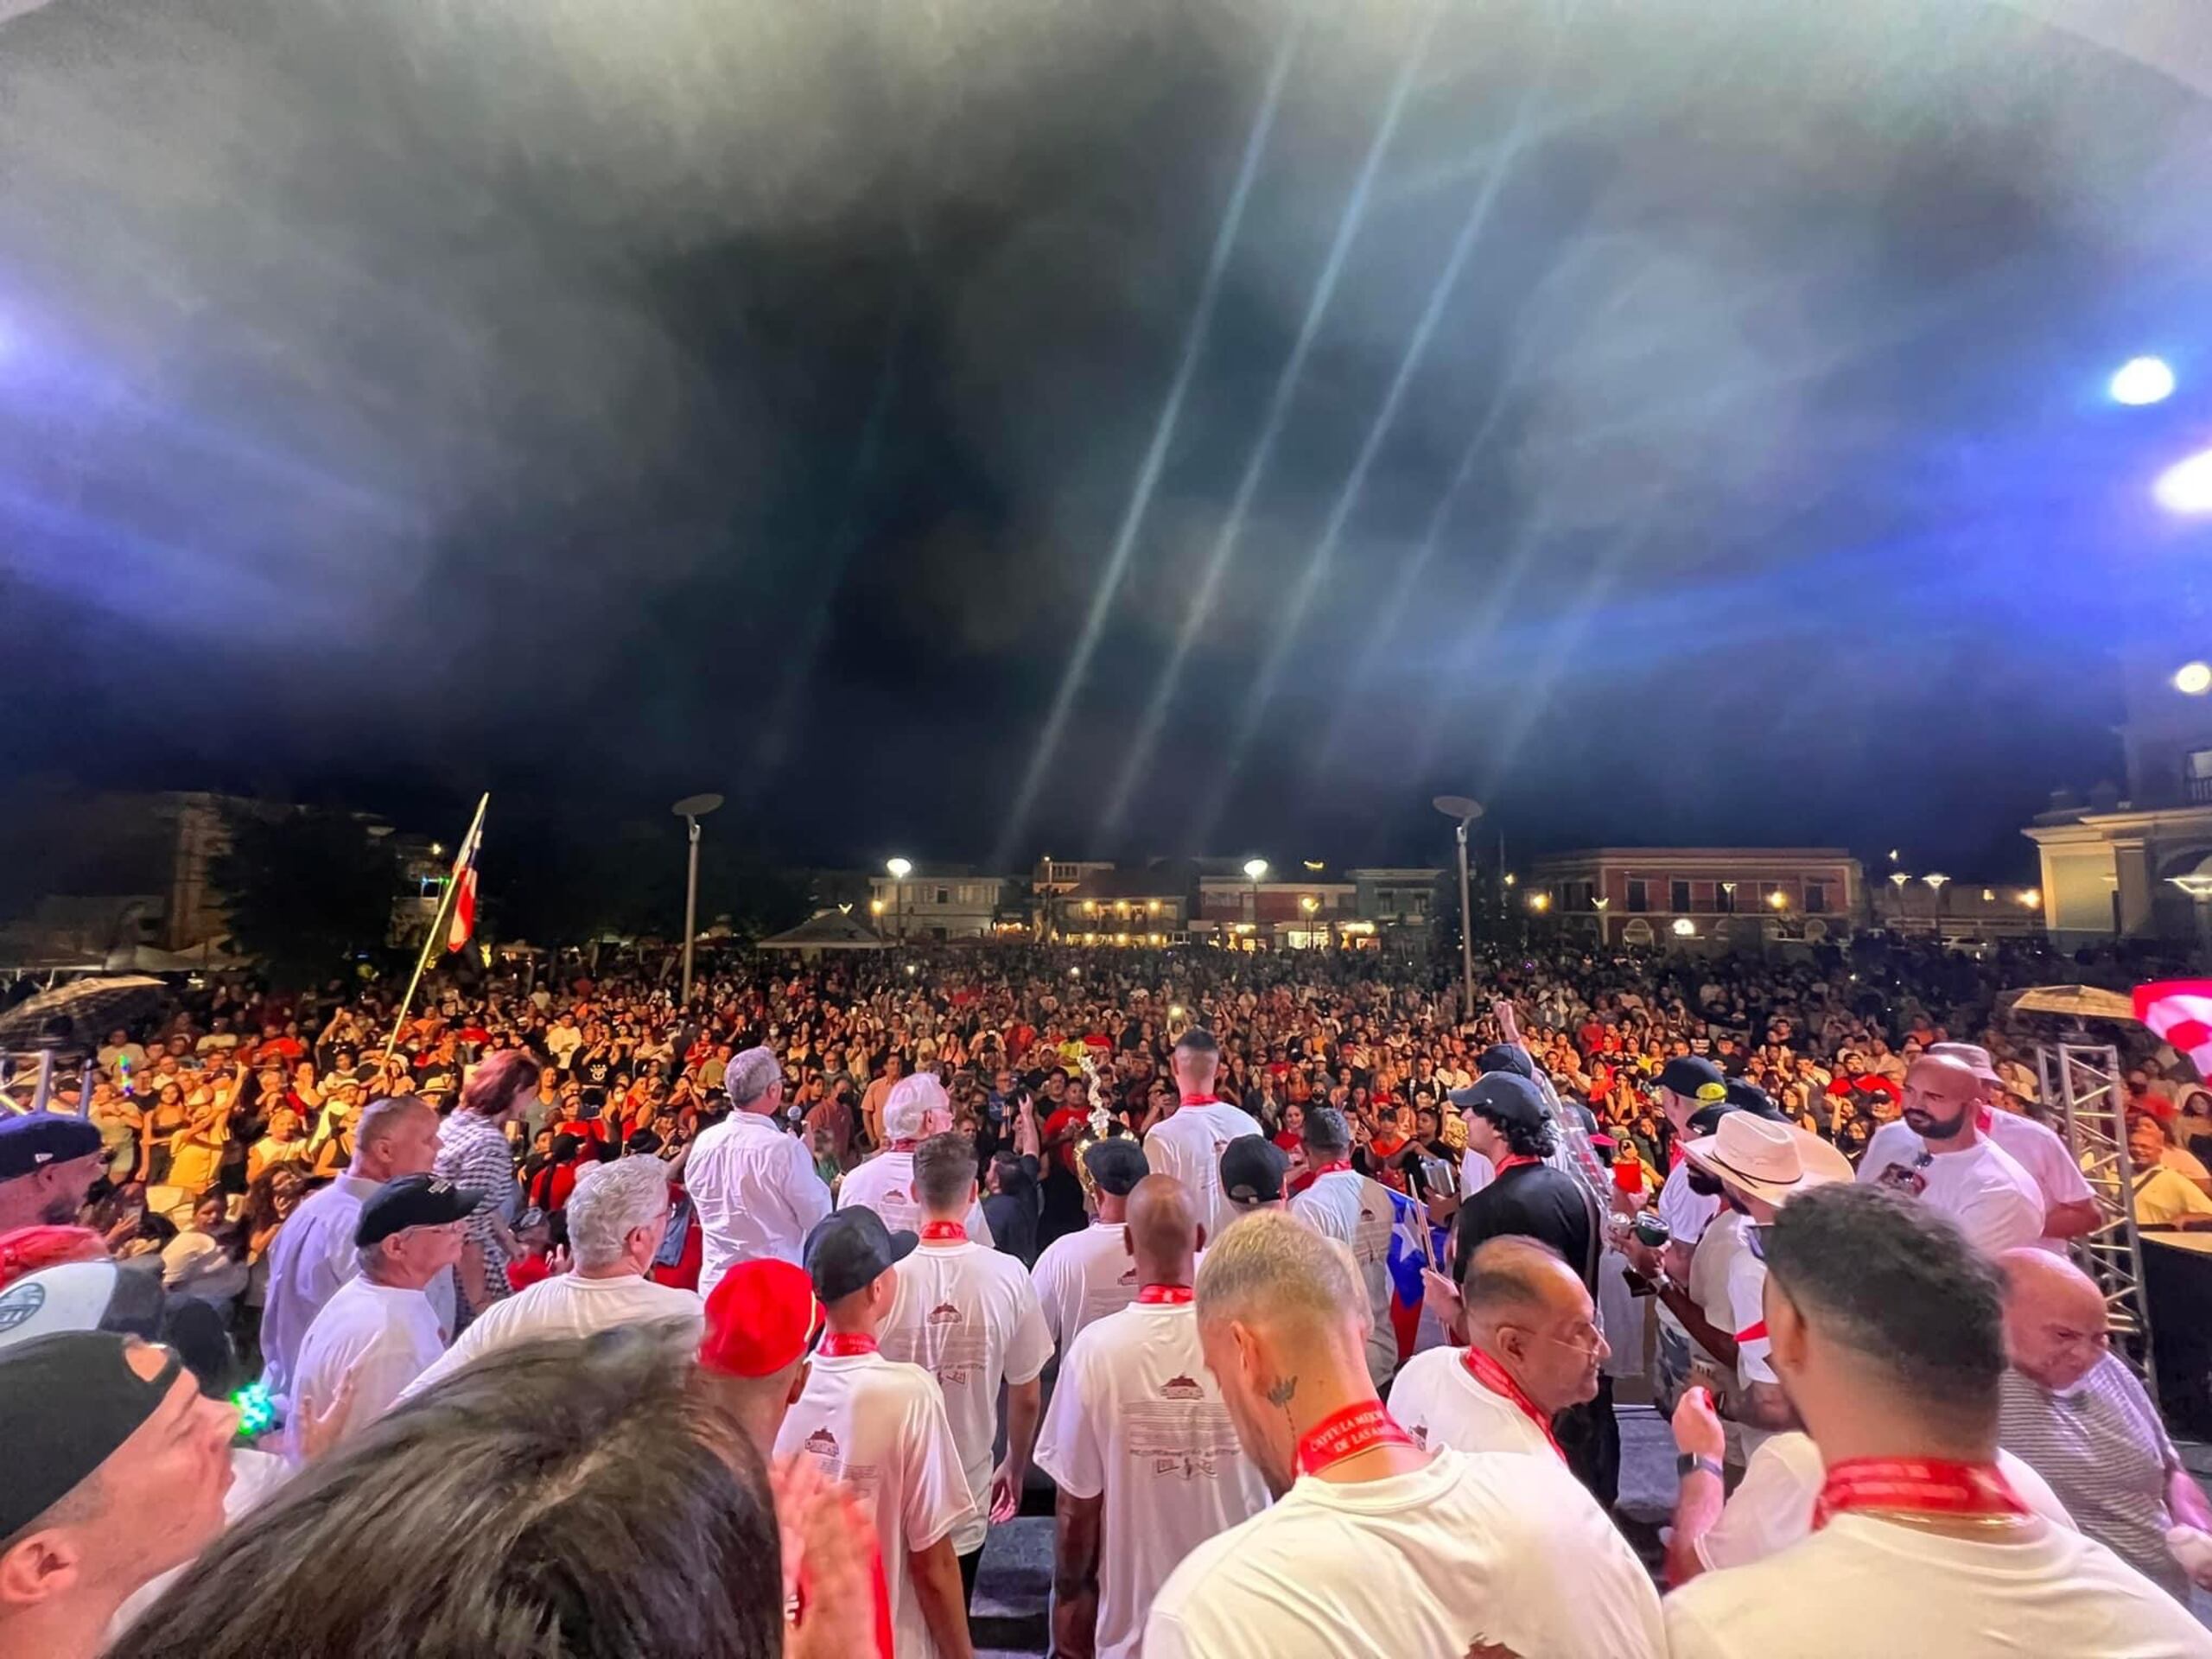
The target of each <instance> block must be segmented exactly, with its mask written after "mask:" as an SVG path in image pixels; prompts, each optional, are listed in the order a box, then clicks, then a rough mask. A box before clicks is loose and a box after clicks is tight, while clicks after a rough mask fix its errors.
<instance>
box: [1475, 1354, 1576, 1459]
mask: <svg viewBox="0 0 2212 1659" xmlns="http://www.w3.org/2000/svg"><path fill="white" fill-rule="evenodd" d="M1460 1360H1461V1361H1462V1363H1465V1366H1466V1368H1467V1375H1468V1376H1471V1377H1473V1378H1474V1379H1475V1381H1476V1382H1478V1383H1481V1384H1482V1385H1483V1387H1484V1388H1486V1389H1489V1390H1490V1391H1491V1393H1492V1394H1495V1395H1498V1396H1500V1397H1501V1398H1503V1399H1505V1400H1509V1401H1510V1402H1512V1403H1513V1404H1514V1405H1515V1406H1516V1407H1518V1408H1520V1410H1521V1413H1522V1415H1523V1416H1525V1417H1527V1418H1528V1420H1529V1421H1530V1422H1532V1423H1534V1424H1535V1426H1536V1427H1538V1428H1541V1430H1543V1431H1544V1439H1545V1440H1548V1441H1549V1442H1550V1443H1551V1448H1552V1450H1553V1451H1554V1452H1558V1453H1559V1456H1560V1462H1562V1463H1564V1462H1566V1461H1567V1452H1565V1451H1564V1450H1563V1449H1562V1448H1561V1447H1560V1443H1559V1440H1557V1438H1556V1437H1554V1434H1553V1433H1552V1420H1551V1419H1550V1418H1548V1417H1547V1416H1545V1415H1544V1414H1543V1412H1542V1411H1541V1409H1540V1408H1538V1407H1537V1404H1536V1402H1535V1401H1533V1400H1531V1399H1530V1398H1529V1391H1528V1390H1527V1389H1524V1388H1522V1386H1521V1385H1520V1384H1519V1383H1516V1382H1515V1381H1514V1380H1513V1374H1512V1373H1511V1372H1510V1371H1509V1370H1506V1369H1505V1367H1504V1366H1503V1365H1501V1364H1499V1363H1497V1361H1496V1360H1495V1359H1492V1358H1491V1357H1490V1356H1489V1355H1488V1354H1486V1353H1484V1351H1482V1350H1481V1349H1479V1348H1469V1349H1468V1350H1467V1351H1465V1353H1463V1354H1462V1355H1460Z"/></svg>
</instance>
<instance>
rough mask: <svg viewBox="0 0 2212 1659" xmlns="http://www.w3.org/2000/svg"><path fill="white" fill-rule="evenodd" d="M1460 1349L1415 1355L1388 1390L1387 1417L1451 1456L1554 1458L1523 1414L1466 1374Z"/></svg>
mask: <svg viewBox="0 0 2212 1659" xmlns="http://www.w3.org/2000/svg"><path fill="white" fill-rule="evenodd" d="M1465 1353H1466V1350H1465V1349H1464V1348H1432V1349H1430V1350H1429V1351H1427V1353H1425V1354H1415V1355H1414V1357H1412V1358H1411V1359H1409V1360H1408V1361H1407V1362H1406V1363H1405V1369H1404V1370H1401V1371H1400V1372H1399V1373H1398V1380H1397V1381H1396V1382H1395V1383H1392V1384H1391V1385H1390V1414H1391V1415H1392V1416H1393V1417H1395V1418H1396V1419H1397V1420H1398V1421H1399V1423H1400V1424H1401V1425H1402V1427H1404V1429H1405V1431H1406V1433H1408V1434H1410V1435H1412V1436H1413V1437H1414V1440H1416V1441H1418V1442H1419V1443H1420V1444H1421V1445H1422V1446H1450V1447H1451V1448H1452V1450H1453V1451H1454V1452H1526V1453H1528V1454H1529V1456H1531V1457H1541V1458H1556V1457H1558V1456H1559V1453H1558V1452H1554V1450H1553V1449H1552V1443H1551V1441H1550V1440H1548V1439H1546V1438H1545V1436H1544V1431H1543V1430H1542V1429H1541V1428H1540V1427H1537V1426H1536V1423H1535V1420H1534V1419H1533V1418H1531V1417H1530V1416H1529V1414H1528V1413H1527V1412H1525V1411H1523V1410H1522V1409H1521V1408H1520V1407H1518V1406H1516V1405H1515V1404H1514V1403H1513V1402H1511V1401H1510V1400H1508V1399H1507V1398H1506V1397H1505V1396H1504V1395H1502V1394H1498V1393H1497V1392H1496V1391H1494V1390H1492V1389H1487V1388H1484V1386H1483V1385H1482V1383H1479V1382H1478V1381H1476V1379H1475V1376H1474V1374H1473V1373H1472V1372H1471V1371H1470V1370H1468V1369H1467V1367H1466V1363H1465Z"/></svg>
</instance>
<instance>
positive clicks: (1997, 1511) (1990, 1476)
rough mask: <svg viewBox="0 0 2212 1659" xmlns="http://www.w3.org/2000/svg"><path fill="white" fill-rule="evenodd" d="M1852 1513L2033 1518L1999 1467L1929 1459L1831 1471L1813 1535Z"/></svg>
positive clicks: (1855, 1461)
mask: <svg viewBox="0 0 2212 1659" xmlns="http://www.w3.org/2000/svg"><path fill="white" fill-rule="evenodd" d="M1852 1510H1893V1511H1896V1512H1898V1513H1901V1514H1905V1515H1958V1516H1993V1515H2026V1514H2028V1513H2029V1512H2030V1511H2029V1509H2028V1506H2027V1505H2026V1504H2025V1503H2023V1502H2021V1500H2020V1496H2019V1494H2018V1493H2017V1492H2015V1491H2013V1490H2012V1483H2010V1482H2009V1481H2007V1480H2006V1479H2005V1476H2004V1472H2003V1471H2001V1470H1999V1468H1998V1467H1997V1465H1995V1464H1993V1463H1944V1462H1938V1461H1936V1460H1934V1459H1924V1458H1852V1459H1847V1460H1846V1461H1845V1462H1842V1463H1838V1464H1832V1465H1829V1468H1828V1474H1827V1481H1826V1482H1825V1483H1824V1484H1822V1485H1821V1496H1820V1501H1819V1502H1818V1503H1815V1504H1814V1505H1813V1529H1814V1530H1815V1532H1817V1531H1819V1530H1820V1529H1821V1528H1822V1527H1824V1526H1826V1525H1827V1523H1828V1522H1830V1521H1831V1520H1833V1519H1834V1517H1835V1516H1839V1515H1847V1514H1849V1513H1850V1512H1851V1511H1852Z"/></svg>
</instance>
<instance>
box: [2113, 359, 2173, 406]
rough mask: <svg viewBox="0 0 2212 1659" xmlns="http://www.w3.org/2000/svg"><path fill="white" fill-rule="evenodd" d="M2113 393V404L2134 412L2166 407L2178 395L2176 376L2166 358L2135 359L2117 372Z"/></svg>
mask: <svg viewBox="0 0 2212 1659" xmlns="http://www.w3.org/2000/svg"><path fill="white" fill-rule="evenodd" d="M2110 391H2111V392H2112V400H2113V402H2114V403H2115V404H2127V405H2128V406H2129V407H2131V408H2140V407H2142V406H2143V405H2144V404H2163V403H2164V402H2165V401H2166V399H2167V398H2169V397H2172V396H2173V395H2174V372H2173V370H2172V369H2171V368H2170V367H2168V366H2167V365H2166V362H2165V359H2163V358H2157V357H2131V358H2130V359H2127V361H2126V362H2125V363H2123V364H2121V365H2120V367H2119V368H2118V369H2117V370H2115V371H2114V372H2113V377H2112V384H2111V387H2110Z"/></svg>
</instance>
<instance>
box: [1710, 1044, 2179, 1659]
mask: <svg viewBox="0 0 2212 1659" xmlns="http://www.w3.org/2000/svg"><path fill="white" fill-rule="evenodd" d="M1926 1063H1927V1062H1926V1061H1925V1060H1924V1059H1923V1061H1922V1062H1921V1064H1923V1065H1925V1064H1926ZM1937 1064H1938V1065H1955V1064H1956V1062H1955V1061H1942V1060H1939V1061H1938V1062H1937ZM1762 1248H1763V1249H1764V1252H1765V1259H1766V1263H1767V1268H1768V1278H1767V1289H1766V1316H1767V1325H1768V1327H1769V1330H1770V1332H1771V1335H1772V1343H1773V1363H1774V1368H1775V1370H1776V1372H1777V1375H1778V1376H1780V1378H1781V1380H1782V1384H1783V1389H1784V1390H1785V1391H1786V1392H1787V1393H1788V1395H1789V1399H1790V1402H1791V1403H1792V1404H1793V1405H1794V1406H1795V1408H1796V1411H1797V1414H1798V1415H1799V1416H1800V1417H1801V1418H1802V1420H1803V1421H1804V1424H1805V1428H1806V1431H1807V1433H1809V1434H1810V1435H1811V1436H1812V1439H1813V1441H1814V1444H1815V1447H1816V1448H1817V1449H1818V1450H1819V1451H1820V1452H1821V1459H1822V1463H1823V1465H1824V1474H1823V1482H1822V1485H1821V1493H1820V1496H1819V1497H1818V1498H1817V1499H1816V1500H1815V1508H1814V1514H1813V1519H1812V1528H1813V1530H1812V1535H1811V1536H1809V1537H1808V1538H1806V1539H1804V1540H1802V1541H1801V1542H1798V1543H1796V1544H1794V1545H1792V1546H1791V1547H1790V1548H1787V1549H1784V1550H1783V1551H1782V1552H1781V1553H1780V1554H1775V1555H1770V1556H1769V1557H1767V1558H1766V1559H1764V1560H1759V1561H1757V1562H1754V1563H1753V1564H1752V1565H1751V1566H1748V1567H1730V1568H1727V1569H1726V1570H1723V1571H1719V1572H1713V1573H1705V1574H1703V1575H1701V1576H1700V1577H1699V1578H1698V1579H1696V1580H1694V1582H1692V1583H1690V1584H1688V1585H1685V1586H1682V1587H1681V1589H1679V1590H1676V1591H1675V1592H1674V1593H1673V1594H1672V1595H1670V1596H1669V1597H1668V1599H1667V1640H1668V1651H1669V1653H1670V1654H1671V1655H1672V1656H1673V1659H1774V1656H1776V1655H1777V1654H1788V1655H1789V1656H1790V1659H1847V1656H1849V1659H1858V1656H1862V1655H1866V1654H1919V1653H1928V1654H1936V1653H1941V1654H1944V1655H1948V1656H1955V1659H1997V1656H2001V1655H2012V1654H2024V1653H2038V1654H2065V1655H2067V1656H2069V1659H2183V1656H2191V1659H2202V1656H2212V1635H2208V1634H2207V1633H2206V1631H2205V1630H2203V1629H2202V1627H2201V1626H2200V1625H2198V1624H2196V1621H2195V1620H2194V1619H2192V1618H2190V1616H2189V1615H2188V1613H2187V1612H2186V1611H2183V1609H2181V1608H2180V1607H2179V1606H2177V1605H2176V1604H2175V1603H2174V1602H2173V1601H2171V1599H2168V1598H2167V1597H2166V1596H2164V1594H2162V1593H2161V1592H2159V1591H2158V1589H2157V1588H2156V1587H2155V1586H2152V1584H2150V1583H2149V1582H2148V1581H2147V1580H2145V1579H2144V1578H2143V1577H2142V1576H2141V1575H2140V1574H2139V1573H2136V1572H2134V1571H2133V1569H2131V1568H2129V1567H2126V1566H2125V1565H2123V1564H2122V1563H2121V1562H2120V1560H2118V1558H2116V1557H2115V1556H2114V1555H2113V1554H2112V1552H2111V1551H2109V1550H2107V1549H2106V1548H2104V1547H2103V1546H2102V1545H2101V1544H2096V1543H2093V1542H2091V1541H2089V1540H2088V1539H2086V1538H2084V1537H2082V1536H2081V1535H2079V1534H2077V1533H2074V1532H2070V1531H2069V1530H2067V1529H2064V1528H2063V1527H2059V1526H2056V1525H2054V1524H2053V1523H2052V1522H2050V1521H2048V1520H2046V1519H2045V1518H2044V1517H2043V1516H2040V1515H2037V1513H2035V1511H2034V1510H2033V1509H2032V1508H2031V1506H2030V1505H2029V1504H2028V1503H2027V1502H2026V1500H2025V1499H2024V1497H2022V1496H2021V1495H2020V1494H2019V1493H2018V1492H2017V1491H2015V1490H2014V1489H2013V1487H2012V1484H2011V1482H2010V1481H2009V1480H2008V1478H2006V1475H2005V1471H2003V1469H2001V1468H2000V1467H1999V1465H1998V1462H1997V1425H1998V1389H1999V1379H2000V1378H2001V1377H2002V1376H2003V1375H2004V1370H2005V1339H2004V1328H2003V1317H2002V1308H2001V1298H2000V1295H1999V1284H1998V1279H1997V1272H1996V1269H1995V1268H1994V1267H1993V1265H1992V1264H1991V1262H1989V1260H1988V1259H1987V1258H1986V1257H1985V1256H1984V1255H1981V1254H1980V1252H1978V1251H1976V1250H1973V1249H1968V1248H1967V1242H1966V1239H1965V1237H1964V1235H1963V1234H1962V1233H1961V1230H1960V1229H1959V1228H1958V1226H1957V1225H1956V1224H1955V1223H1953V1222H1952V1221H1951V1220H1950V1218H1949V1217H1947V1216H1945V1215H1944V1214H1942V1212H1941V1211H1938V1210H1937V1209H1936V1207H1935V1206H1934V1205H1926V1204H1920V1203H1916V1202H1913V1201H1912V1200H1911V1199H1910V1198H1908V1197H1905V1196H1904V1195H1902V1194H1900V1193H1897V1192H1891V1191H1886V1190H1884V1189H1883V1188H1880V1187H1873V1186H1863V1185H1845V1184H1843V1183H1840V1182H1838V1183H1834V1184H1832V1185H1826V1186H1821V1187H1819V1188H1816V1189H1815V1190H1814V1191H1812V1192H1802V1193H1800V1194H1798V1195H1796V1197H1794V1198H1791V1199H1790V1200H1789V1203H1787V1204H1785V1205H1783V1206H1782V1208H1781V1210H1780V1211H1779V1212H1778V1213H1777V1216H1776V1217H1775V1220H1774V1224H1773V1225H1772V1226H1771V1227H1770V1228H1768V1229H1766V1230H1765V1233H1764V1243H1763V1246H1762ZM1697 1478H1700V1479H1701V1480H1704V1481H1706V1482H1707V1483H1708V1490H1712V1489H1713V1488H1717V1484H1718V1483H1717V1481H1716V1480H1715V1479H1714V1478H1713V1476H1711V1475H1710V1474H1709V1473H1706V1472H1703V1471H1700V1473H1699V1475H1698V1477H1697Z"/></svg>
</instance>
